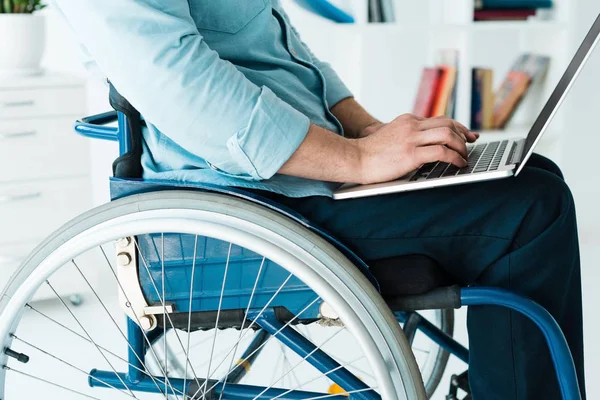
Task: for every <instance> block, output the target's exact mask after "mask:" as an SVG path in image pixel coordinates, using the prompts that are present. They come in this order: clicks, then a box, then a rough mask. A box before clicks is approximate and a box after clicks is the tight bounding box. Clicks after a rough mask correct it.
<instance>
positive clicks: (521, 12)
mask: <svg viewBox="0 0 600 400" xmlns="http://www.w3.org/2000/svg"><path fill="white" fill-rule="evenodd" d="M535 14H536V10H535V9H530V8H524V9H516V10H510V9H506V10H505V9H500V10H487V9H486V10H475V21H525V20H527V18H529V17H533V16H535Z"/></svg>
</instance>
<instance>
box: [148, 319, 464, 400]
mask: <svg viewBox="0 0 600 400" xmlns="http://www.w3.org/2000/svg"><path fill="white" fill-rule="evenodd" d="M419 314H420V315H421V316H422V317H423V318H427V320H428V321H429V322H431V323H432V324H433V325H434V326H436V327H437V328H439V329H440V330H441V331H442V332H444V333H445V334H447V335H448V336H452V335H453V333H454V310H431V311H424V312H420V313H419ZM399 322H401V319H399ZM401 326H402V324H401ZM298 329H300V330H301V332H302V334H303V335H304V336H305V337H307V338H308V339H310V340H313V338H314V337H315V336H317V335H318V334H319V329H320V327H319V326H318V325H303V326H301V327H299V328H298ZM260 334H261V332H258V333H255V334H254V335H260ZM167 335H168V339H167V341H166V342H167V347H168V351H167V352H166V354H171V355H174V356H172V357H171V358H170V359H169V362H168V366H169V368H170V370H171V371H173V372H174V373H175V375H177V376H184V375H186V372H185V370H186V366H185V359H182V357H177V355H179V356H181V355H182V353H183V352H182V350H181V347H180V346H179V344H178V343H177V340H176V339H175V335H174V334H173V332H168V333H167ZM254 335H251V336H249V337H248V338H247V339H246V343H244V344H242V345H241V347H242V348H244V347H246V346H248V344H249V343H251V341H252V339H253V338H254ZM209 339H210V337H209V336H208V335H207V334H206V333H202V332H196V333H195V334H193V339H192V349H193V351H196V352H203V351H204V352H206V351H209V350H210V348H209V346H210V342H209ZM276 345H277V346H280V352H279V354H275V355H274V356H273V357H272V358H273V360H272V362H273V363H274V364H275V365H278V366H280V367H281V368H283V369H284V370H291V369H292V365H291V360H293V359H294V358H295V357H294V356H295V355H294V353H293V352H292V351H291V350H289V349H287V348H285V347H284V346H281V345H280V344H276ZM202 346H204V348H203V347H202ZM153 351H154V352H156V353H157V354H159V357H158V358H159V359H163V357H164V348H163V342H162V340H161V339H160V338H157V340H156V341H155V344H154V346H153ZM412 352H413V354H414V355H415V358H416V360H417V364H418V366H419V370H420V372H421V376H422V379H423V383H424V385H425V391H426V393H427V398H431V397H432V396H433V394H434V393H435V391H436V389H437V388H438V386H439V384H440V381H441V379H442V377H443V375H444V371H445V369H446V365H447V364H448V358H449V356H450V354H449V353H448V352H447V351H446V350H444V349H443V348H442V347H441V346H439V345H438V344H436V343H435V342H433V341H432V340H431V339H430V338H428V337H427V336H426V335H425V334H423V333H422V332H420V331H419V332H418V333H417V334H416V335H415V338H414V341H413V343H412ZM338 353H340V354H337V353H336V354H331V352H330V355H332V356H334V357H335V358H336V359H342V360H345V363H348V359H352V358H353V356H352V354H351V353H352V349H348V348H343V349H339V351H338ZM147 356H148V358H149V359H150V361H149V363H150V370H151V371H152V372H153V373H160V367H159V366H158V365H156V364H155V363H153V361H152V360H153V359H152V357H150V354H148V355H147ZM356 357H357V355H356V354H355V355H354V358H356ZM182 361H183V363H182ZM342 363H344V361H342ZM354 369H355V371H356V372H357V374H359V375H360V376H361V377H363V376H367V375H369V373H368V372H366V371H364V370H361V368H360V366H355V368H354ZM290 375H291V376H290V377H289V378H288V379H289V380H290V381H294V382H297V375H298V374H290Z"/></svg>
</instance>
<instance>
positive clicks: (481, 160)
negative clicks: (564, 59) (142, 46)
mask: <svg viewBox="0 0 600 400" xmlns="http://www.w3.org/2000/svg"><path fill="white" fill-rule="evenodd" d="M599 39H600V15H599V16H598V18H597V19H596V21H595V22H594V25H593V26H592V28H591V30H590V32H589V33H588V34H587V36H586V37H585V39H584V40H583V43H582V44H581V46H580V47H579V50H577V53H576V54H575V56H574V57H573V60H572V61H571V63H570V64H569V66H568V67H567V70H566V72H565V73H564V75H563V76H562V78H561V79H560V81H559V82H558V85H557V86H556V88H555V89H554V92H553V93H552V94H551V95H550V99H549V100H548V102H547V103H546V105H545V106H544V108H543V109H542V111H541V112H540V115H539V116H538V118H537V120H536V121H535V123H534V124H533V126H532V127H531V130H530V131H529V133H528V135H527V137H525V138H520V139H509V140H503V141H495V142H488V143H476V144H474V145H468V146H467V151H468V153H469V158H468V162H469V164H468V166H467V167H465V168H459V167H456V166H454V165H451V164H447V163H443V162H433V163H428V164H425V165H423V166H421V167H420V168H419V169H417V170H415V171H413V172H411V173H409V174H408V175H406V176H404V177H403V178H400V179H398V180H395V181H390V182H384V183H376V184H370V185H357V184H348V183H347V184H344V185H342V186H340V187H339V188H338V189H337V190H336V191H335V192H334V194H333V198H334V199H336V200H343V199H352V198H358V197H367V196H376V195H382V194H389V193H397V192H406V191H412V190H421V189H429V188H434V187H440V186H448V185H459V184H465V183H471V182H481V181H489V180H492V179H502V178H508V177H511V176H517V175H519V174H520V173H521V171H522V170H523V168H524V167H525V164H526V162H527V160H529V158H530V157H531V154H532V153H533V150H534V149H535V147H536V146H537V144H538V143H539V140H540V138H541V137H542V135H543V134H544V132H545V131H546V130H547V129H548V126H549V125H550V122H551V121H552V119H553V118H554V116H555V114H556V112H557V111H558V109H559V108H560V106H561V104H562V102H563V100H564V99H565V97H566V95H567V93H568V92H569V90H570V89H571V87H572V86H573V83H574V82H575V80H576V79H577V77H578V76H579V73H580V72H581V69H582V67H583V66H584V65H585V63H586V62H587V60H588V58H589V56H590V54H591V53H592V51H593V50H594V48H595V47H596V45H597V44H598V41H599Z"/></svg>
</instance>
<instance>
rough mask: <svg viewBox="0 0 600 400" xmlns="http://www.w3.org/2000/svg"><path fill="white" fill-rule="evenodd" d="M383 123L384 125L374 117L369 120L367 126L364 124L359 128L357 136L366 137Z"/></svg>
mask: <svg viewBox="0 0 600 400" xmlns="http://www.w3.org/2000/svg"><path fill="white" fill-rule="evenodd" d="M383 125H385V124H384V123H383V122H381V121H378V120H376V119H374V121H373V122H371V123H370V124H368V125H367V126H365V127H364V128H362V129H361V131H360V133H359V136H358V137H359V138H364V137H367V136H369V135H370V134H372V133H374V132H377V130H379V128H381V127H382V126H383Z"/></svg>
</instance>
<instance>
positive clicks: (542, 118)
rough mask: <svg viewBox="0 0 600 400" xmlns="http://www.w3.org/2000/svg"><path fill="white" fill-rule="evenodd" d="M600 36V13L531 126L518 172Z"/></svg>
mask: <svg viewBox="0 0 600 400" xmlns="http://www.w3.org/2000/svg"><path fill="white" fill-rule="evenodd" d="M599 38H600V15H599V16H598V17H597V18H596V21H595V22H594V25H593V26H592V29H591V30H590V32H589V33H588V34H587V36H586V37H585V39H584V40H583V43H582V44H581V46H580V47H579V50H577V53H576V54H575V57H573V61H571V64H569V67H568V68H567V70H566V72H565V73H564V75H563V76H562V78H561V79H560V81H559V82H558V85H557V86H556V89H554V92H552V94H551V95H550V98H549V99H548V102H547V103H546V105H545V106H544V108H543V109H542V112H541V113H540V115H539V116H538V118H537V120H536V121H535V123H534V124H533V126H532V127H531V130H530V131H529V135H527V139H526V140H525V147H524V148H523V152H522V153H521V154H522V156H521V162H520V165H519V169H518V170H517V174H518V173H519V172H521V170H522V169H523V167H524V166H525V162H526V161H527V160H528V159H529V157H530V156H531V153H532V152H533V147H534V146H535V145H536V144H537V141H538V139H539V138H540V137H541V136H542V134H543V133H544V131H545V130H546V129H547V128H548V125H549V124H550V121H552V118H553V117H554V114H555V113H556V111H558V108H559V107H560V105H561V103H562V101H563V100H564V98H565V95H566V94H567V92H568V91H569V89H571V86H572V84H573V82H575V79H576V78H577V76H578V75H579V72H580V71H581V67H582V66H583V65H584V64H585V62H586V61H587V59H588V57H589V55H590V54H591V52H592V50H593V49H594V47H595V46H596V45H597V44H598V39H599Z"/></svg>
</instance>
